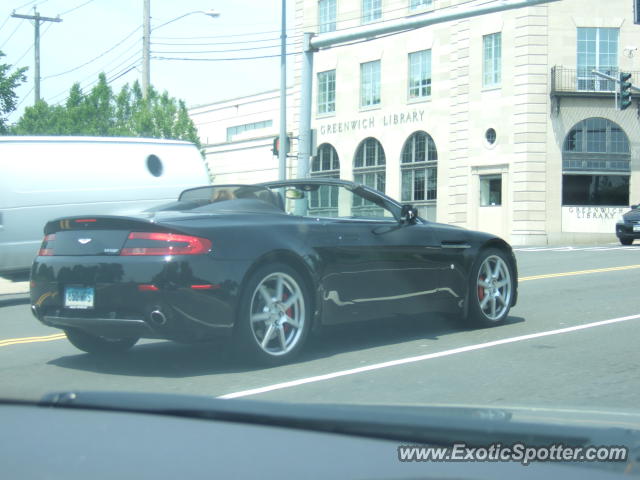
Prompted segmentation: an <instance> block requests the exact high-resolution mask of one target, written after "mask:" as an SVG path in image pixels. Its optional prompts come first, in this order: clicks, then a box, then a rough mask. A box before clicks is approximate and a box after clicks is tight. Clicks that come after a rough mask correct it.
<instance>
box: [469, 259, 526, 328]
mask: <svg viewBox="0 0 640 480" xmlns="http://www.w3.org/2000/svg"><path fill="white" fill-rule="evenodd" d="M514 294H515V278H514V274H513V270H512V268H511V266H510V263H509V260H508V257H507V255H506V254H505V253H504V252H503V251H502V250H499V249H495V248H488V249H486V250H482V251H481V252H480V253H479V254H478V258H477V259H476V261H475V263H474V265H473V267H472V268H471V272H470V275H469V293H468V298H467V302H468V305H467V316H466V318H465V320H466V322H465V323H466V324H467V325H468V326H470V327H473V328H478V327H490V326H494V325H499V324H501V323H504V321H505V320H506V319H507V316H508V315H509V310H510V308H511V303H512V301H513V295H514Z"/></svg>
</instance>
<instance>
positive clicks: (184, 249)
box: [120, 232, 211, 256]
mask: <svg viewBox="0 0 640 480" xmlns="http://www.w3.org/2000/svg"><path fill="white" fill-rule="evenodd" d="M210 250H211V240H208V239H206V238H200V237H193V236H191V235H179V234H175V233H159V232H131V233H130V234H129V237H128V239H127V243H126V244H125V246H124V248H123V249H122V250H121V251H120V255H126V256H131V255H202V254H204V253H208V252H209V251H210Z"/></svg>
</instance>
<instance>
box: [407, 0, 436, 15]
mask: <svg viewBox="0 0 640 480" xmlns="http://www.w3.org/2000/svg"><path fill="white" fill-rule="evenodd" d="M432 5H433V0H409V11H410V12H415V11H416V10H424V9H426V8H429V7H431V6H432Z"/></svg>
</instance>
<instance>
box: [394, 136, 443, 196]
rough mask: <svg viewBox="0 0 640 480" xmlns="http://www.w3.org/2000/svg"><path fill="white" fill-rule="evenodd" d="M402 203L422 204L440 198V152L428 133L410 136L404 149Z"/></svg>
mask: <svg viewBox="0 0 640 480" xmlns="http://www.w3.org/2000/svg"><path fill="white" fill-rule="evenodd" d="M400 169H401V173H402V201H403V202H421V201H425V200H435V199H436V198H437V196H438V184H437V178H438V150H437V149H436V144H435V142H434V141H433V138H431V136H430V135H429V134H428V133H425V132H422V131H418V132H414V133H412V134H411V136H409V138H408V139H407V141H406V142H405V143H404V147H403V148H402V165H401V167H400Z"/></svg>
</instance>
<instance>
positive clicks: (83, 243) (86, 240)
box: [78, 238, 91, 245]
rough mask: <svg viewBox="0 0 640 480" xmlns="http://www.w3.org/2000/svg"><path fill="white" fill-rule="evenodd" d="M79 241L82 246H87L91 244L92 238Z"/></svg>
mask: <svg viewBox="0 0 640 480" xmlns="http://www.w3.org/2000/svg"><path fill="white" fill-rule="evenodd" d="M78 241H79V242H80V243H81V244H82V245H86V244H87V243H89V242H90V241H91V239H90V238H79V239H78Z"/></svg>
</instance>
